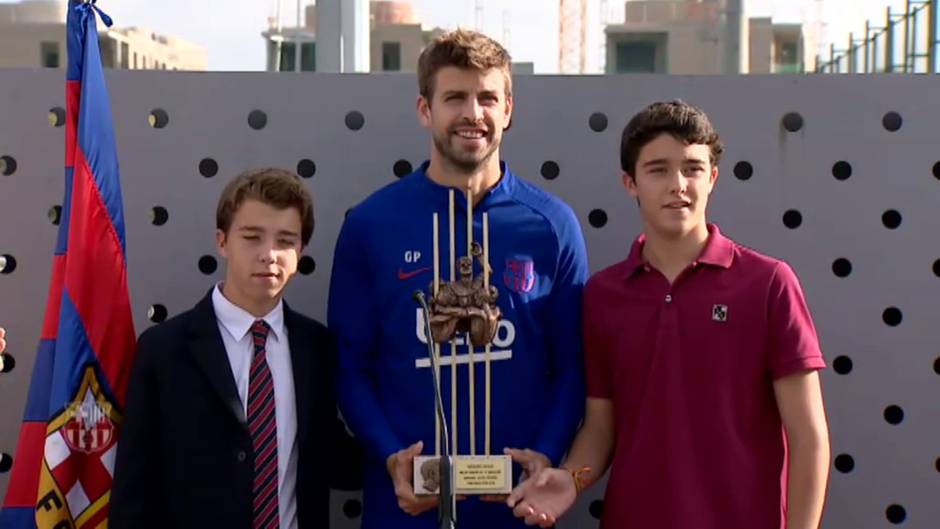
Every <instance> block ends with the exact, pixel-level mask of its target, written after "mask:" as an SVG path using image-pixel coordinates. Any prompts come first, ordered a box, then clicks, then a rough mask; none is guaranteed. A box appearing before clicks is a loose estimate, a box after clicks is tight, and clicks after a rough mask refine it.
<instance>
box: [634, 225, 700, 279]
mask: <svg viewBox="0 0 940 529" xmlns="http://www.w3.org/2000/svg"><path fill="white" fill-rule="evenodd" d="M644 234H645V235H646V242H645V243H644V244H643V259H644V260H646V261H647V262H649V264H651V265H652V266H653V268H655V269H657V270H659V271H660V272H661V273H662V274H663V275H664V276H666V279H668V280H669V282H670V283H672V282H673V281H675V279H676V277H678V276H679V274H680V273H682V271H683V270H685V269H686V268H687V267H688V266H689V265H690V264H692V262H693V261H695V260H696V259H698V257H699V256H700V255H701V254H702V250H703V249H704V248H705V244H706V243H707V242H708V226H707V225H706V224H705V223H702V224H700V225H699V226H696V227H695V228H694V229H693V230H691V231H689V232H688V233H685V234H683V235H680V236H669V235H665V234H662V233H659V232H657V231H656V230H653V229H650V227H649V226H648V225H647V226H646V227H645V229H644Z"/></svg>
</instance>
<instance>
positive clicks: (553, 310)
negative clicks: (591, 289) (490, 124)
mask: <svg viewBox="0 0 940 529" xmlns="http://www.w3.org/2000/svg"><path fill="white" fill-rule="evenodd" d="M555 220H556V222H555V230H556V235H557V237H558V264H557V267H556V270H555V277H554V281H553V285H552V291H551V294H550V299H549V302H548V306H547V309H548V312H547V314H548V317H547V319H546V321H545V322H543V325H544V328H545V335H546V340H547V347H548V356H549V370H550V371H549V376H550V377H551V382H550V384H551V388H550V395H551V396H550V397H549V402H548V408H547V413H546V415H545V422H544V424H543V425H542V428H541V431H540V433H539V436H538V438H537V439H536V444H535V446H534V447H533V449H534V450H537V451H539V452H541V453H543V454H545V455H547V456H548V458H549V459H551V460H552V462H553V463H554V464H556V465H557V464H558V463H559V462H560V460H561V457H562V456H563V455H564V454H565V452H566V451H567V450H568V447H569V446H570V444H571V441H572V440H573V439H574V435H575V432H576V431H577V428H578V425H579V424H580V422H581V419H582V418H583V416H584V402H585V400H584V399H585V397H584V395H585V389H584V362H583V360H582V351H583V348H582V342H581V295H582V293H583V291H584V284H585V282H586V281H587V278H588V263H587V250H586V249H585V246H584V236H583V235H582V233H581V226H580V224H579V223H578V219H577V217H576V216H575V215H574V212H573V211H571V210H570V209H569V208H567V207H566V208H564V210H563V211H562V212H561V218H560V219H555Z"/></svg>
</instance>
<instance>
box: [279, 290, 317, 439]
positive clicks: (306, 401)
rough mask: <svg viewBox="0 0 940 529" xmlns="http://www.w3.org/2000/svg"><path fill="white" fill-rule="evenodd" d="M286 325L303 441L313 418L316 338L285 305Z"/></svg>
mask: <svg viewBox="0 0 940 529" xmlns="http://www.w3.org/2000/svg"><path fill="white" fill-rule="evenodd" d="M284 325H285V326H286V327H287V341H288V344H289V346H290V359H291V371H293V373H294V400H295V402H296V407H297V438H298V439H303V438H305V437H306V435H307V429H308V426H309V423H310V420H311V419H312V418H313V417H312V413H313V410H312V406H313V402H312V401H313V398H312V397H313V396H312V394H311V393H310V389H311V388H310V384H311V383H312V381H311V377H312V373H313V370H314V368H315V366H314V360H315V359H314V346H315V343H314V341H315V339H316V338H315V337H314V336H313V335H312V333H311V332H310V327H309V326H308V325H304V324H303V321H302V319H301V318H300V316H299V315H298V314H297V313H296V312H294V311H292V310H291V309H290V307H288V306H287V303H286V302H285V303H284Z"/></svg>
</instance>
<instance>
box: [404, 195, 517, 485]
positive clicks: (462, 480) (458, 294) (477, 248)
mask: <svg viewBox="0 0 940 529" xmlns="http://www.w3.org/2000/svg"><path fill="white" fill-rule="evenodd" d="M448 206H449V207H448V225H449V230H448V235H449V237H448V240H449V243H450V253H449V255H450V263H449V265H450V267H449V268H450V270H449V272H450V275H449V277H450V280H449V281H446V282H442V280H441V270H440V227H439V223H438V214H437V213H434V214H433V215H432V230H433V237H434V243H433V244H434V250H433V253H434V255H433V258H434V267H433V270H434V279H433V282H432V283H431V285H430V289H431V301H430V303H428V304H425V303H423V299H422V304H423V305H424V306H425V307H426V311H425V323H426V324H425V329H426V334H427V335H428V336H427V339H428V340H427V341H428V354H429V355H430V356H431V357H432V358H431V361H432V362H431V364H432V365H431V369H432V370H433V371H434V384H435V395H436V398H437V402H438V403H440V369H441V346H442V345H447V344H449V346H450V358H449V360H450V362H449V363H450V377H451V388H450V390H451V393H450V403H451V404H450V429H449V430H450V436H451V439H446V436H447V435H448V434H447V430H448V428H447V425H446V423H445V424H442V423H441V421H446V416H445V414H444V411H443V406H442V405H440V404H439V408H440V410H439V412H438V413H436V414H435V428H434V431H435V442H434V455H420V456H417V457H416V458H415V460H414V490H415V493H416V494H418V495H434V494H442V495H443V494H446V493H448V492H452V493H455V494H462V495H475V494H508V493H509V492H511V491H512V459H511V458H510V457H509V456H506V455H502V454H500V455H493V454H492V453H491V452H490V430H491V423H492V421H491V410H492V404H491V402H492V399H491V376H490V364H491V361H492V355H491V345H492V341H493V338H494V337H495V336H496V331H497V326H498V324H499V318H500V315H501V313H500V310H499V307H497V306H496V304H495V303H496V298H497V295H498V292H497V290H496V287H494V286H493V285H491V284H490V276H491V274H492V268H491V267H490V265H489V252H490V248H489V216H488V214H487V213H483V241H482V244H480V243H478V242H475V241H474V240H473V193H472V192H471V191H470V190H469V189H468V190H467V253H466V255H464V256H462V257H460V258H459V259H455V255H456V248H455V242H454V241H455V237H454V235H455V230H454V224H455V216H454V190H453V189H451V190H450V196H449V204H448ZM475 262H476V263H478V264H479V265H480V268H481V272H480V274H479V275H477V276H474V273H473V272H474V263H475ZM422 298H423V296H422ZM458 335H461V336H464V343H465V347H466V348H467V353H466V356H465V357H464V358H462V359H461V361H460V362H458V356H457V348H458V345H457V339H456V338H457V336H458ZM478 349H482V352H483V354H482V357H483V358H482V362H483V366H484V368H483V373H484V381H483V383H484V390H483V391H484V392H485V393H484V395H485V398H484V407H485V409H484V410H483V413H484V416H485V420H484V425H485V428H484V433H483V435H484V442H483V453H482V454H478V453H477V443H476V439H477V437H476V433H477V432H476V411H477V410H476V381H475V378H476V373H475V372H476V364H477V363H478V362H479V361H480V360H479V359H478V356H479V353H478ZM459 364H466V366H467V368H468V369H469V372H468V375H469V376H468V386H469V387H468V388H467V391H468V397H469V399H468V401H469V408H470V409H469V418H470V424H469V425H468V426H469V440H470V446H469V449H468V450H466V451H464V452H465V453H461V448H462V447H460V446H459V445H458V443H457V439H458V437H457V430H458V424H457V402H458V398H457V396H458V387H457V373H458V365H459ZM461 367H462V366H461ZM442 435H443V436H445V440H444V444H445V453H444V454H443V457H444V459H445V460H446V462H447V463H449V462H452V465H451V464H443V465H442V459H441V458H442V453H441V436H442ZM448 441H450V442H449V443H448ZM450 456H453V457H452V458H451V457H450ZM448 471H449V472H450V476H451V477H452V479H453V486H452V487H450V486H447V485H449V482H448V483H445V481H446V478H447V476H444V475H442V473H445V474H446V473H447V472H448ZM442 489H443V490H442ZM442 503H443V499H442Z"/></svg>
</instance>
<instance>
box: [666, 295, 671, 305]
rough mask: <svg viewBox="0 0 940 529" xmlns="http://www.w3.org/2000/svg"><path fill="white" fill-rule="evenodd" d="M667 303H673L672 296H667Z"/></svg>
mask: <svg viewBox="0 0 940 529" xmlns="http://www.w3.org/2000/svg"><path fill="white" fill-rule="evenodd" d="M666 303H672V294H666Z"/></svg>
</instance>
